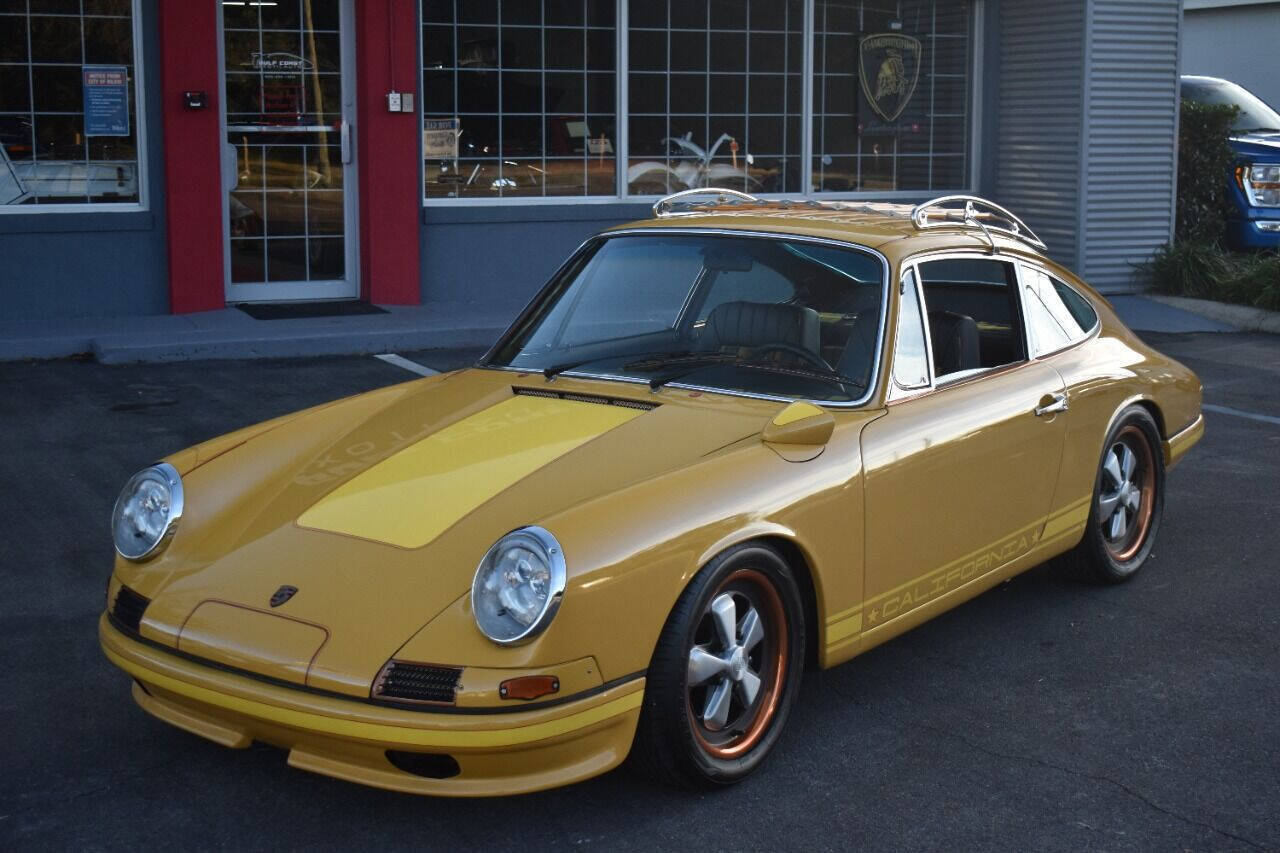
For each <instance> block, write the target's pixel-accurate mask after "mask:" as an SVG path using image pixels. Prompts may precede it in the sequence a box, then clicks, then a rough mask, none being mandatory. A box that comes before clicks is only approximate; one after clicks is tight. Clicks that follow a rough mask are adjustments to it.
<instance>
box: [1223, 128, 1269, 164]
mask: <svg viewBox="0 0 1280 853" xmlns="http://www.w3.org/2000/svg"><path fill="white" fill-rule="evenodd" d="M1231 147H1232V148H1234V149H1235V152H1236V153H1237V154H1239V155H1241V156H1244V157H1249V158H1255V157H1260V158H1263V159H1266V160H1268V161H1270V160H1276V161H1280V133H1270V132H1268V133H1246V134H1245V135H1243V136H1233V137H1231Z"/></svg>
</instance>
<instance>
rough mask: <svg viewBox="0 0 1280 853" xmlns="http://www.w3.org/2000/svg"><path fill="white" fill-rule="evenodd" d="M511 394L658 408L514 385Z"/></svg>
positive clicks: (641, 409) (590, 395)
mask: <svg viewBox="0 0 1280 853" xmlns="http://www.w3.org/2000/svg"><path fill="white" fill-rule="evenodd" d="M511 393H513V394H516V395H517V396H520V397H547V398H549V399H552V400H572V401H574V402H576V403H595V404H596V405H598V406H619V407H621V408H624V409H638V410H639V411H642V412H647V411H649V410H650V409H656V408H658V404H657V403H645V402H642V401H640V400H628V399H625V398H623V397H602V396H600V395H597V394H575V393H573V392H570V391H548V390H546V389H544V388H523V387H521V386H519V385H514V386H512V388H511Z"/></svg>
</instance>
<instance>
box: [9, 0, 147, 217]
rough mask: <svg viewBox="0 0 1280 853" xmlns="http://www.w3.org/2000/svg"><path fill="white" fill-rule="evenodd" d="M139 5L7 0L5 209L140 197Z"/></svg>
mask: <svg viewBox="0 0 1280 853" xmlns="http://www.w3.org/2000/svg"><path fill="white" fill-rule="evenodd" d="M133 5H134V4H133V0H6V2H3V3H0V205H19V204H21V205H33V204H39V205H54V204H57V205H66V204H90V203H122V202H125V203H127V202H137V201H138V200H139V197H140V191H139V176H138V122H137V97H136V94H137V93H136V90H135V66H134V44H133V36H134V22H133V13H134V9H133Z"/></svg>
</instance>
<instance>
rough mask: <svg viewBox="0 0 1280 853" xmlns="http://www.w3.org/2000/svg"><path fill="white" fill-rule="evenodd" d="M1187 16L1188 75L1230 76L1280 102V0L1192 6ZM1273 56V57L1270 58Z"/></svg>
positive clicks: (1184, 22) (1185, 56) (1184, 49)
mask: <svg viewBox="0 0 1280 853" xmlns="http://www.w3.org/2000/svg"><path fill="white" fill-rule="evenodd" d="M1187 5H1188V7H1187V10H1186V17H1184V18H1183V19H1182V73H1183V74H1204V75H1207V76H1209V77H1224V78H1226V79H1227V80H1232V81H1234V82H1236V83H1239V84H1240V85H1241V86H1244V87H1245V88H1246V89H1248V90H1249V91H1251V92H1253V94H1255V95H1257V96H1258V97H1259V98H1262V100H1264V101H1266V102H1267V103H1269V104H1271V106H1273V107H1277V106H1280V74H1276V62H1275V59H1274V57H1275V55H1276V47H1277V45H1280V3H1277V2H1272V3H1259V4H1258V5H1256V6H1228V7H1226V8H1221V9H1192V8H1191V7H1190V4H1187ZM1268 60H1270V61H1268Z"/></svg>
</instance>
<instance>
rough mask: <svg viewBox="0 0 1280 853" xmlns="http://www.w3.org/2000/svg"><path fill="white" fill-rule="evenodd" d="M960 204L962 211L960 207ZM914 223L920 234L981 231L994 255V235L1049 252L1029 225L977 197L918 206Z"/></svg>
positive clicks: (951, 198)
mask: <svg viewBox="0 0 1280 853" xmlns="http://www.w3.org/2000/svg"><path fill="white" fill-rule="evenodd" d="M960 204H963V207H957V205H960ZM911 221H912V222H913V223H915V226H916V228H919V229H920V230H921V231H923V230H925V229H927V228H943V227H947V226H957V225H959V226H969V227H972V228H980V229H982V233H983V234H985V235H986V237H987V240H988V241H989V242H990V243H991V251H993V252H994V251H995V249H996V241H995V240H994V239H993V238H992V236H991V232H992V231H994V232H996V233H997V234H1004V235H1005V236H1007V237H1013V238H1014V239H1015V240H1021V241H1022V242H1024V243H1026V244H1028V245H1030V246H1034V247H1035V248H1037V249H1040V250H1041V251H1044V250H1046V249H1047V248H1048V247H1047V246H1046V245H1045V244H1044V241H1043V240H1041V239H1040V238H1039V237H1037V236H1036V232H1034V231H1032V230H1031V229H1030V228H1028V227H1027V223H1025V222H1023V221H1022V220H1021V219H1019V218H1018V217H1016V216H1014V215H1013V214H1012V213H1010V212H1009V211H1007V210H1005V209H1004V208H1003V207H1001V206H1000V205H998V204H996V203H995V202H993V201H987V200H986V199H985V198H979V197H978V196H976V195H944V196H942V197H940V198H935V199H933V200H932V201H926V202H924V203H923V204H918V205H916V206H915V208H914V209H913V210H912V211H911Z"/></svg>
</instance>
